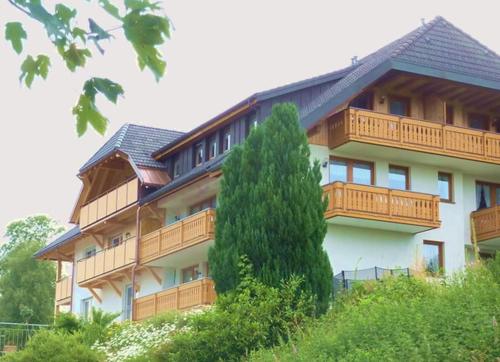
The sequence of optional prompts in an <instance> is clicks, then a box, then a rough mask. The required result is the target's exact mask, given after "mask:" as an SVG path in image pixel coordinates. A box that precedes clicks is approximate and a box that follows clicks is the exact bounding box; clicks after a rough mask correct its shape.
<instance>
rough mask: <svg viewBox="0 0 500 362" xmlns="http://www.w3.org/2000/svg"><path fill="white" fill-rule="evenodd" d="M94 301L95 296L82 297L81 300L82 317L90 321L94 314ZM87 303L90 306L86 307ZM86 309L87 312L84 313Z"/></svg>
mask: <svg viewBox="0 0 500 362" xmlns="http://www.w3.org/2000/svg"><path fill="white" fill-rule="evenodd" d="M92 302H93V298H92V297H88V298H82V299H81V300H80V316H81V317H82V319H84V320H86V321H88V320H90V318H91V316H92V304H93V303H92ZM85 305H88V308H85V307H84V306H85ZM85 309H86V313H84V310H85Z"/></svg>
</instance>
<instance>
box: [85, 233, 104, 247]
mask: <svg viewBox="0 0 500 362" xmlns="http://www.w3.org/2000/svg"><path fill="white" fill-rule="evenodd" d="M88 235H90V236H91V237H92V239H94V241H95V242H96V244H97V245H99V247H100V248H101V249H104V240H103V239H104V238H103V237H102V236H100V238H99V237H98V235H96V234H88Z"/></svg>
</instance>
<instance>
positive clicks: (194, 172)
mask: <svg viewBox="0 0 500 362" xmlns="http://www.w3.org/2000/svg"><path fill="white" fill-rule="evenodd" d="M225 158H226V154H222V155H219V156H217V157H216V158H214V159H212V160H210V161H208V162H206V163H205V164H204V165H202V166H199V167H195V168H193V169H191V170H190V171H189V172H187V173H185V174H184V175H182V176H179V177H178V178H175V179H174V180H173V181H172V182H170V183H168V184H166V185H165V186H162V187H160V188H159V189H158V190H156V191H155V192H152V193H151V194H149V195H147V196H145V197H143V198H141V200H139V204H140V205H144V204H147V203H149V202H151V201H154V200H155V199H157V198H158V197H160V196H162V195H164V194H166V193H167V192H169V191H172V190H175V189H176V188H177V187H179V186H182V185H183V184H184V183H186V182H189V181H191V180H194V179H195V178H197V177H199V176H202V175H204V174H206V173H208V172H213V171H215V170H218V169H220V168H221V167H222V164H223V163H224V160H225Z"/></svg>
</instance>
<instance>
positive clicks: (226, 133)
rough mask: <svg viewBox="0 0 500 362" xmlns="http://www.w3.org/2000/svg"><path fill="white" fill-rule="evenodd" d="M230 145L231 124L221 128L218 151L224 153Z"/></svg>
mask: <svg viewBox="0 0 500 362" xmlns="http://www.w3.org/2000/svg"><path fill="white" fill-rule="evenodd" d="M226 136H227V137H226ZM226 140H227V148H226ZM231 146H232V133H231V126H227V127H225V128H223V129H222V132H221V142H220V149H221V152H220V153H221V154H224V153H226V152H228V151H229V150H230V149H231Z"/></svg>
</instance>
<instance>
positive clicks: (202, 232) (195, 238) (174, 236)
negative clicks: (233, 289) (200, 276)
mask: <svg viewBox="0 0 500 362" xmlns="http://www.w3.org/2000/svg"><path fill="white" fill-rule="evenodd" d="M214 232H215V210H214V209H207V210H204V211H200V212H198V213H196V214H194V215H191V216H189V217H187V218H185V219H183V220H180V221H178V222H175V223H173V224H171V225H168V226H165V227H163V228H161V229H159V230H156V231H153V232H152V233H149V234H146V235H144V236H143V237H141V241H140V244H139V260H140V262H141V264H142V263H147V262H149V261H151V260H154V259H156V258H159V257H162V256H165V255H168V254H170V253H173V252H176V251H179V250H182V249H185V248H187V247H189V246H191V245H194V244H198V243H200V242H203V241H206V240H212V239H214Z"/></svg>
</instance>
